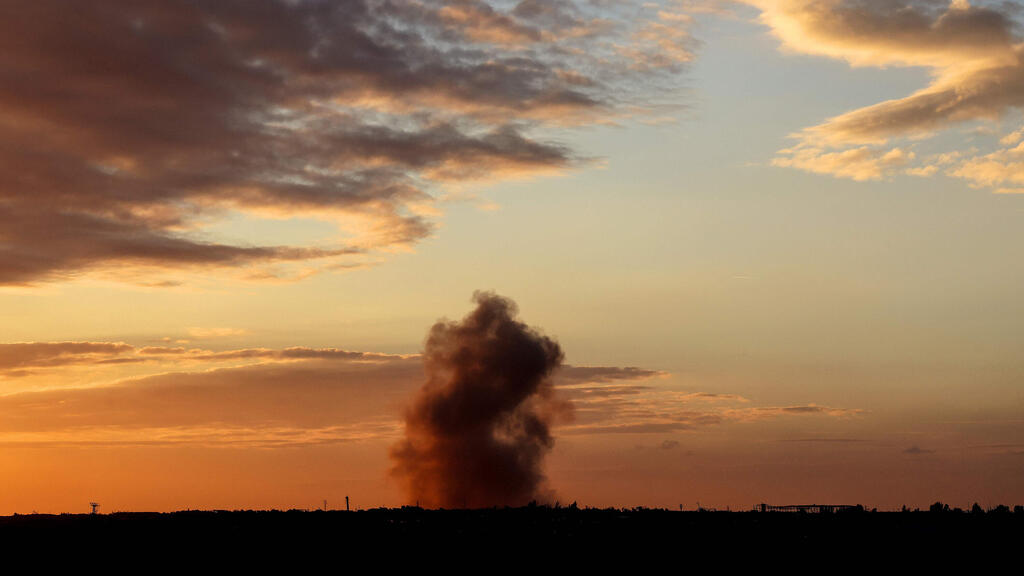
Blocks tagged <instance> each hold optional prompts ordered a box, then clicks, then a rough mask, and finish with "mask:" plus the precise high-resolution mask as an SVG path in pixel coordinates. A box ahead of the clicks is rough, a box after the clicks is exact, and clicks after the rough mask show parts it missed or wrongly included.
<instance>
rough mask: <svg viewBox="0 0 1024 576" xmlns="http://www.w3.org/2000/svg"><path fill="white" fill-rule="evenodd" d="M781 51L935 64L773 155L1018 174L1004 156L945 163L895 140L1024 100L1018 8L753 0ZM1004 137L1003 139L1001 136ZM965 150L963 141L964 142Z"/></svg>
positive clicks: (992, 180)
mask: <svg viewBox="0 0 1024 576" xmlns="http://www.w3.org/2000/svg"><path fill="white" fill-rule="evenodd" d="M748 3H749V4H753V5H755V6H756V7H758V8H759V9H760V10H761V16H760V19H761V22H763V23H764V24H765V25H767V26H768V27H769V28H770V29H771V31H772V32H773V33H774V34H775V36H776V37H778V38H779V40H780V41H781V43H782V48H783V50H784V51H791V52H797V53H803V54H813V55H821V56H826V57H830V58H836V59H840V60H844V61H846V62H848V63H849V64H850V65H851V66H856V67H877V68H887V67H894V66H901V67H920V68H925V69H927V70H928V71H929V72H930V75H931V79H930V81H929V83H928V85H927V86H925V87H923V88H922V89H920V90H918V91H917V92H915V93H913V94H911V95H909V96H905V97H902V98H897V99H894V100H888V101H885V102H879V103H877V104H873V105H870V106H866V107H863V108H859V109H856V110H851V111H849V112H845V113H843V114H840V115H839V116H836V117H834V118H830V119H828V120H826V121H825V122H823V123H821V124H819V125H817V126H811V127H809V128H806V129H804V130H803V131H801V132H799V133H798V134H796V135H795V136H796V138H797V140H798V142H799V143H798V145H797V146H796V147H794V148H791V149H788V150H784V151H782V152H781V153H780V154H779V156H778V157H777V158H776V159H775V160H774V162H773V163H774V164H775V165H778V166H788V167H794V168H798V169H800V170H805V171H808V172H815V173H822V174H831V175H834V176H837V177H841V178H851V179H854V180H878V179H883V178H888V177H891V176H893V175H895V174H898V173H902V172H907V173H910V174H912V175H915V176H931V175H934V174H936V173H940V172H943V173H946V174H948V175H951V176H954V177H959V178H964V179H967V180H968V181H969V182H970V183H971V184H973V185H975V186H993V185H1001V184H1003V183H1012V182H1013V181H1014V180H1016V179H1017V176H1016V174H1017V170H1019V166H1015V165H1014V163H1013V162H1010V161H1008V160H1007V159H1006V158H1005V156H1007V155H1012V154H1013V152H1012V151H1010V150H1007V151H1003V152H999V153H997V154H996V157H981V158H975V159H966V160H965V163H964V165H963V166H961V167H959V168H953V169H951V170H945V171H943V170H940V165H939V164H933V163H928V162H927V161H926V160H925V159H922V162H921V163H919V164H917V165H910V163H911V161H913V160H914V155H913V154H912V153H908V152H907V151H906V150H905V149H901V148H900V147H894V146H893V145H892V143H893V141H894V140H903V141H907V142H909V141H913V140H918V139H923V138H929V137H931V136H933V135H935V134H937V133H939V132H940V131H942V130H945V129H948V128H951V127H953V126H955V125H956V124H958V123H963V122H969V121H984V120H994V119H998V118H1001V117H1003V116H1005V115H1006V114H1007V113H1008V112H1009V111H1011V110H1012V109H1014V108H1019V107H1020V106H1021V105H1022V104H1024V58H1022V54H1024V53H1022V48H1021V47H1022V46H1024V43H1022V39H1021V37H1020V36H1019V34H1018V24H1017V21H1016V20H1015V18H1016V16H1017V13H1016V12H1015V11H1014V10H1013V9H1012V7H1011V6H1010V5H1008V4H1006V3H988V4H983V5H982V4H981V3H979V5H973V4H972V3H970V2H968V1H966V0H953V1H952V2H940V1H931V0H904V1H899V2H891V1H888V0H869V1H853V0H813V1H812V0H780V1H774V0H772V1H767V0H749V1H748ZM1004 144H1005V142H1004ZM961 152H962V151H961Z"/></svg>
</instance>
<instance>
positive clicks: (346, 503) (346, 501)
mask: <svg viewBox="0 0 1024 576" xmlns="http://www.w3.org/2000/svg"><path fill="white" fill-rule="evenodd" d="M345 512H348V496H345Z"/></svg>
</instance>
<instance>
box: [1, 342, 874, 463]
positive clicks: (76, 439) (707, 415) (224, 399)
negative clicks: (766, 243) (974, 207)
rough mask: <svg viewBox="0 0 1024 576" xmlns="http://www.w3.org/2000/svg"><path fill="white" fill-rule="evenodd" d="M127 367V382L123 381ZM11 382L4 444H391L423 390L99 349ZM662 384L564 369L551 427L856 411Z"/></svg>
mask: <svg viewBox="0 0 1024 576" xmlns="http://www.w3.org/2000/svg"><path fill="white" fill-rule="evenodd" d="M127 368H131V370H132V372H130V374H133V375H132V376H131V377H124V376H123V374H125V372H124V370H126V369H127ZM53 371H59V372H58V374H59V375H61V377H60V378H58V379H57V381H58V382H60V381H65V382H72V381H73V382H76V383H77V384H76V385H75V387H69V384H65V385H64V386H60V385H59V384H57V385H55V384H53V381H52V379H48V378H47V374H48V373H50V372H53ZM83 371H85V372H84V374H85V375H84V376H83V375H82V374H83ZM118 375H122V376H121V377H118ZM12 376H16V377H17V379H16V380H15V382H17V384H18V388H17V389H13V388H8V389H7V391H6V394H5V395H2V396H0V442H2V443H12V444H31V445H70V444H75V445H87V444H95V445H110V446H118V445H139V446H142V445H170V444H196V445H202V446H235V447H260V448H271V447H286V446H305V445H313V444H325V443H336V442H350V441H356V440H360V439H373V438H376V439H397V438H398V436H399V434H400V433H401V431H402V429H403V426H402V414H403V410H404V408H405V406H406V403H407V402H408V401H409V399H410V398H412V396H413V393H414V391H415V390H416V389H418V388H419V387H420V386H421V385H422V383H423V382H424V380H425V373H424V370H423V358H422V357H421V356H420V355H388V354H376V353H366V352H354V351H346V350H339V349H334V348H307V347H291V348H283V349H271V348H247V349H236V350H220V351H211V350H205V349H199V348H194V349H190V348H185V347H174V346H162V347H161V346H142V347H135V346H132V345H129V344H125V343H108V342H52V343H46V342H44V343H24V344H4V345H0V378H3V377H6V378H11V377H12ZM70 376H75V378H69V377H70ZM666 376H667V375H666V374H665V373H662V372H658V371H653V370H645V369H641V368H631V367H613V366H607V367H602V366H563V367H561V368H560V369H558V371H557V372H556V373H555V375H554V385H555V389H556V390H557V391H558V394H559V395H560V396H561V397H563V398H565V399H566V400H567V401H568V402H571V403H572V405H573V407H574V410H573V412H574V418H573V419H572V421H563V422H560V423H558V425H557V427H556V429H555V433H556V434H558V435H571V436H574V437H579V436H587V435H596V434H637V433H668V432H680V431H686V430H694V429H697V428H701V427H706V426H711V425H716V424H723V423H727V422H738V421H756V420H762V419H767V418H783V417H842V416H848V415H851V414H855V413H857V411H855V410H846V409H839V408H831V407H824V406H817V405H814V404H800V405H792V406H783V407H772V406H767V407H765V406H755V405H752V402H751V401H750V399H748V398H744V397H742V396H739V395H736V394H728V393H709V392H694V391H679V390H677V389H675V388H673V387H667V386H666V385H665V384H663V383H662V381H663V380H664V379H665V378H666Z"/></svg>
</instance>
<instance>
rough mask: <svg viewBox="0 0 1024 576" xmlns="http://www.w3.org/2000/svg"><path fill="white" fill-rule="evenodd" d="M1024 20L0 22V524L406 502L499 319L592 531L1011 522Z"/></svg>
mask: <svg viewBox="0 0 1024 576" xmlns="http://www.w3.org/2000/svg"><path fill="white" fill-rule="evenodd" d="M1022 25H1024V7H1022V5H1021V4H1019V3H1017V2H1004V1H989V2H982V1H971V2H968V1H967V0H953V1H952V2H949V1H946V0H814V1H812V0H777V1H768V0H746V1H735V2H730V1H714V0H694V1H671V0H664V1H660V2H633V1H621V2H618V1H617V2H610V1H607V0H572V1H570V0H566V1H556V0H548V1H540V0H521V1H517V0H507V1H506V0H458V1H449V2H440V1H434V0H417V1H412V0H410V1H404V0H337V1H327V0H322V1H321V0H266V1H259V2H252V1H242V0H238V1H216V2H212V1H211V2H205V1H186V0H180V1H179V0H174V1H167V0H160V1H158V0H130V1H127V2H118V3H114V2H60V1H56V0H52V1H51V0H35V1H32V2H4V3H2V4H0V319H2V323H0V514H10V513H14V512H19V513H26V512H31V511H39V512H62V511H73V512H82V511H88V503H89V502H90V501H95V502H100V503H101V504H102V508H101V511H108V512H109V511H114V510H176V509H184V508H220V509H235V508H315V507H318V506H321V505H322V502H323V501H324V500H325V499H326V500H327V502H328V505H329V507H332V508H335V507H343V506H344V498H345V496H349V497H350V498H351V502H352V504H353V506H356V507H360V508H368V507H375V506H399V505H403V504H410V503H412V502H410V501H409V498H408V496H407V495H406V494H405V493H403V491H402V488H401V486H400V483H399V482H397V481H396V479H395V477H394V475H393V474H391V473H390V472H389V471H390V470H391V469H392V466H393V462H392V460H391V458H389V450H390V448H391V447H392V446H394V445H395V444H396V442H398V441H399V440H400V438H402V436H403V429H404V420H403V418H404V414H405V413H406V412H405V411H406V409H407V408H408V406H409V403H410V401H411V399H412V398H413V397H414V395H415V394H416V392H417V390H419V389H420V387H421V386H422V385H423V383H424V381H425V374H424V364H423V361H422V357H421V354H422V352H423V351H424V343H425V340H426V338H427V335H428V331H429V330H430V329H431V326H432V325H433V324H434V323H435V322H437V321H438V320H440V319H449V320H459V319H461V318H463V317H464V316H465V315H466V314H467V313H469V312H470V311H471V310H472V309H473V306H474V304H473V302H472V298H473V295H474V292H475V291H477V290H488V291H494V292H495V293H497V294H499V295H501V296H504V297H507V298H510V299H511V300H513V301H515V303H516V304H517V305H518V308H519V317H520V319H521V320H522V321H523V322H525V323H526V324H528V325H530V326H532V327H535V328H537V329H538V330H540V331H541V332H543V334H545V335H547V336H548V337H550V338H551V339H553V340H555V341H557V343H558V345H559V346H560V347H561V350H562V352H563V353H564V357H565V358H564V365H563V366H562V367H561V368H559V369H558V370H557V371H556V372H555V374H554V384H555V390H556V392H557V394H558V395H559V397H560V398H562V399H564V400H567V401H569V402H570V403H571V404H572V407H573V408H572V410H571V414H570V411H569V410H566V413H565V414H563V415H561V416H559V418H558V419H557V421H556V425H555V427H554V429H553V434H554V436H555V444H554V448H553V450H552V451H551V452H550V454H548V455H547V458H546V459H545V465H544V471H545V474H546V476H547V481H546V485H547V486H548V487H549V488H550V489H551V490H552V491H553V494H554V495H555V497H556V498H557V499H559V500H560V501H561V502H563V503H566V502H571V501H574V500H575V501H578V502H579V503H580V504H581V505H590V506H620V507H621V506H628V507H632V506H639V505H643V506H664V507H670V508H677V507H678V506H679V505H680V504H681V505H683V506H684V507H685V508H694V507H696V506H697V504H698V502H699V503H700V504H701V505H702V506H714V507H721V508H725V507H727V506H730V507H732V509H743V508H749V507H750V506H752V505H754V504H757V503H760V502H768V503H772V504H805V503H806V504H810V503H831V504H856V503H861V504H864V505H865V506H868V507H878V508H893V507H899V506H901V505H903V504H906V505H908V506H911V507H915V506H920V507H925V506H927V505H928V504H930V503H931V502H934V501H936V500H942V501H944V502H949V503H950V504H951V505H955V506H961V507H966V506H969V505H970V504H971V503H973V502H975V501H977V502H980V503H981V504H982V505H983V506H994V505H996V504H999V503H1004V504H1010V505H1013V504H1022V503H1024V353H1022V352H1024V322H1022V320H1024V299H1022V298H1021V293H1022V288H1024V26H1022Z"/></svg>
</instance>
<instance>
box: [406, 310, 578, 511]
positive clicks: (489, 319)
mask: <svg viewBox="0 0 1024 576" xmlns="http://www.w3.org/2000/svg"><path fill="white" fill-rule="evenodd" d="M473 300H474V301H475V302H476V304H477V307H476V309H475V310H473V311H472V312H471V313H470V314H469V315H467V316H466V317H465V318H463V319H462V321H461V322H447V321H443V322H438V323H437V324H435V325H434V326H433V328H431V330H430V334H429V336H428V337H427V342H426V349H425V351H424V358H423V362H424V367H425V370H426V374H427V381H426V383H425V384H424V385H423V387H422V388H421V389H420V391H419V394H418V395H417V397H416V398H415V400H414V401H413V404H412V406H411V407H410V408H409V410H408V411H407V413H406V415H405V435H406V437H405V439H404V440H402V441H400V442H399V443H398V444H396V445H395V446H394V447H393V448H392V450H391V458H392V460H393V462H394V468H393V469H392V472H393V474H394V475H395V476H396V477H397V478H398V479H399V480H400V481H401V482H402V483H403V484H404V487H405V489H406V493H407V494H408V497H409V498H410V500H415V501H418V502H419V503H420V504H421V505H423V506H428V507H445V508H481V507H489V506H504V505H509V506H516V505H522V504H525V503H527V502H529V501H530V500H533V499H544V498H545V494H543V493H542V492H543V490H544V473H543V470H542V462H543V459H544V456H545V455H546V454H547V453H548V451H550V450H551V447H552V445H553V443H554V440H553V438H552V437H551V430H550V428H551V424H552V421H553V419H554V418H555V417H556V416H557V415H558V414H559V413H561V412H564V410H565V409H566V406H567V405H566V404H564V403H561V402H559V401H558V400H557V399H556V398H555V397H554V390H553V388H552V384H551V381H550V378H549V377H550V375H551V373H552V371H553V370H555V369H556V368H557V367H558V366H559V365H560V364H561V362H562V349H561V348H560V347H559V346H558V343H557V342H555V341H554V340H552V339H550V338H548V337H546V336H544V335H542V334H540V333H539V332H537V331H536V330H535V329H533V328H530V327H529V326H527V325H526V324H523V323H522V322H520V321H518V320H517V319H516V314H517V312H518V310H517V307H516V304H515V302H513V301H511V300H509V299H507V298H503V297H501V296H498V295H496V294H494V293H490V292H476V293H475V294H474V295H473Z"/></svg>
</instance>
